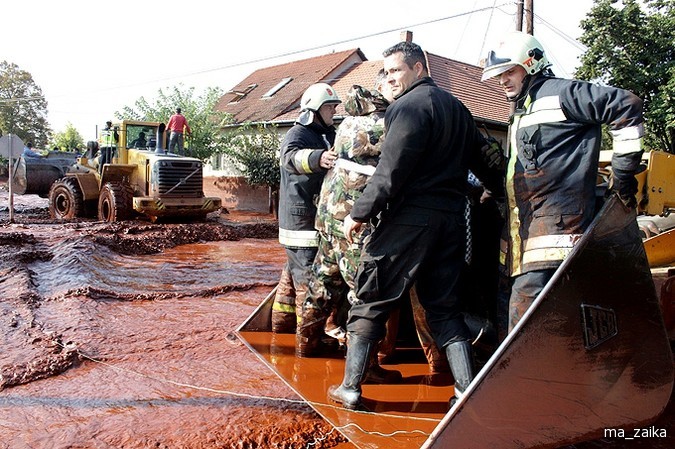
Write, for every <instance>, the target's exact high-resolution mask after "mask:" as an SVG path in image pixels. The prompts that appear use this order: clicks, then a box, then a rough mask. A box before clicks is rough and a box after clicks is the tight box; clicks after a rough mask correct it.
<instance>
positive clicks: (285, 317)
mask: <svg viewBox="0 0 675 449" xmlns="http://www.w3.org/2000/svg"><path fill="white" fill-rule="evenodd" d="M297 321H298V318H297V312H296V293H295V287H294V286H293V278H292V277H291V272H290V270H289V269H288V267H284V269H283V271H282V272H281V277H280V279H279V284H278V285H277V291H276V294H275V296H274V302H273V303H272V332H273V333H275V334H292V333H294V332H295V326H296V323H297Z"/></svg>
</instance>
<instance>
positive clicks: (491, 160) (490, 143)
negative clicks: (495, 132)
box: [480, 137, 506, 170]
mask: <svg viewBox="0 0 675 449" xmlns="http://www.w3.org/2000/svg"><path fill="white" fill-rule="evenodd" d="M485 140H486V141H487V145H484V146H483V148H481V149H480V152H481V154H482V156H483V160H484V161H485V163H486V164H487V165H488V167H490V168H492V169H495V170H504V169H505V168H506V157H505V156H504V150H503V149H502V145H501V144H500V143H499V142H498V141H497V139H495V138H494V137H487V138H486V139H485Z"/></svg>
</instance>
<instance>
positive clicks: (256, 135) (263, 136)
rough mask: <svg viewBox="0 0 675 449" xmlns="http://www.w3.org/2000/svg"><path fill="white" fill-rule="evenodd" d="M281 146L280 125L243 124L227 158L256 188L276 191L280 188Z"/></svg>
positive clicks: (229, 146)
mask: <svg viewBox="0 0 675 449" xmlns="http://www.w3.org/2000/svg"><path fill="white" fill-rule="evenodd" d="M280 145H281V141H280V137H279V132H278V130H277V127H276V125H263V124H258V125H256V126H253V125H252V124H250V123H245V124H243V125H242V126H241V127H240V128H239V129H238V130H237V132H236V134H233V135H232V140H231V142H230V144H229V145H228V146H227V147H226V148H225V151H224V153H225V155H226V156H227V157H228V158H229V159H230V160H231V161H232V162H234V163H235V165H236V166H237V167H238V168H239V169H240V170H241V172H242V173H243V174H244V176H246V178H247V182H248V183H249V184H250V185H252V186H266V187H269V188H270V189H271V190H272V191H276V190H278V188H279V181H280V172H279V156H278V151H279V148H280Z"/></svg>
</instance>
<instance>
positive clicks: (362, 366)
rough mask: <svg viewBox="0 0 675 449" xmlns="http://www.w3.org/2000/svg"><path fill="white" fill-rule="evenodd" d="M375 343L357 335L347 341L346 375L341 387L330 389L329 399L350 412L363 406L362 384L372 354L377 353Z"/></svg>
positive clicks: (351, 336)
mask: <svg viewBox="0 0 675 449" xmlns="http://www.w3.org/2000/svg"><path fill="white" fill-rule="evenodd" d="M375 346H376V345H375V342H374V341H373V340H368V339H367V338H362V337H359V336H358V335H356V334H349V339H348V340H347V359H346V360H345V375H344V378H343V379H342V383H341V384H340V385H332V386H330V387H329V388H328V397H329V398H330V399H331V400H332V401H335V402H339V403H341V404H342V406H343V407H344V408H346V409H349V410H356V409H357V408H359V406H360V405H361V384H362V383H363V381H364V379H365V377H366V371H367V369H368V364H369V362H370V358H371V354H372V353H374V352H375Z"/></svg>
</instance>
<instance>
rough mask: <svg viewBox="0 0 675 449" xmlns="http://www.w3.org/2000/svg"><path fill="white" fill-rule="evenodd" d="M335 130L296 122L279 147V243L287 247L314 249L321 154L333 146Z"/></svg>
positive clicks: (320, 175) (314, 124)
mask: <svg viewBox="0 0 675 449" xmlns="http://www.w3.org/2000/svg"><path fill="white" fill-rule="evenodd" d="M334 141H335V128H334V127H332V126H329V127H324V126H321V125H318V124H317V123H310V124H309V125H307V126H305V125H301V124H299V123H296V124H295V125H294V126H293V127H292V128H291V129H290V130H289V131H288V133H286V136H285V137H284V141H283V143H282V145H281V154H280V161H279V163H280V165H281V181H280V185H279V243H281V244H282V245H283V246H286V247H291V248H315V247H317V246H318V245H319V234H318V232H317V231H316V229H315V228H314V218H315V216H316V200H317V197H318V195H319V192H320V190H321V183H322V181H323V178H324V176H325V175H326V171H327V170H326V169H324V168H321V166H320V165H319V161H320V160H321V154H322V153H323V152H324V151H326V150H328V149H329V148H330V147H332V146H333V142H334Z"/></svg>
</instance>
